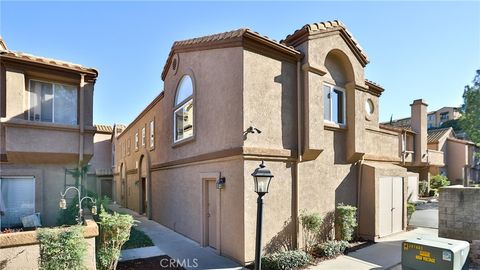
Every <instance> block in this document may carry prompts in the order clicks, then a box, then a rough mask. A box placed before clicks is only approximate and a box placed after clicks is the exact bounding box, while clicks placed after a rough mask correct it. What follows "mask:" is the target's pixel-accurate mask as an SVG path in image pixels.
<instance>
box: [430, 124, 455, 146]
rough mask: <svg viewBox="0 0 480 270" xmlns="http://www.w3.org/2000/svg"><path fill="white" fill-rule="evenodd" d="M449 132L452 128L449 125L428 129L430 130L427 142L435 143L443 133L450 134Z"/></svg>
mask: <svg viewBox="0 0 480 270" xmlns="http://www.w3.org/2000/svg"><path fill="white" fill-rule="evenodd" d="M450 132H451V133H453V129H452V128H451V127H448V128H438V129H430V130H428V138H427V143H437V142H438V141H440V140H441V139H442V138H443V137H444V136H445V135H447V134H450ZM453 135H455V133H453Z"/></svg>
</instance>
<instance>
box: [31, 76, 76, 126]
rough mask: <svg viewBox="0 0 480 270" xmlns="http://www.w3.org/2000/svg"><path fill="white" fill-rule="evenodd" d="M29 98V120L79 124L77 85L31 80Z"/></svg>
mask: <svg viewBox="0 0 480 270" xmlns="http://www.w3.org/2000/svg"><path fill="white" fill-rule="evenodd" d="M29 98H30V104H29V110H28V119H29V120H31V121H42V122H51V123H61V124H69V125H76V124H77V98H78V97H77V87H76V86H73V85H66V84H59V83H50V82H43V81H38V80H30V97H29Z"/></svg>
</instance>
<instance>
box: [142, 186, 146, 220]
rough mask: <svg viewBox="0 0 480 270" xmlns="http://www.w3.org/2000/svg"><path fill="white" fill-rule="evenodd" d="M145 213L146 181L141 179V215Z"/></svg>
mask: <svg viewBox="0 0 480 270" xmlns="http://www.w3.org/2000/svg"><path fill="white" fill-rule="evenodd" d="M146 213H147V179H145V177H142V214H146Z"/></svg>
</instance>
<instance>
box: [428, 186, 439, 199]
mask: <svg viewBox="0 0 480 270" xmlns="http://www.w3.org/2000/svg"><path fill="white" fill-rule="evenodd" d="M437 193H438V190H437V189H434V188H432V189H430V191H429V192H428V196H430V197H434V196H437Z"/></svg>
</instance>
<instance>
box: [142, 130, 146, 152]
mask: <svg viewBox="0 0 480 270" xmlns="http://www.w3.org/2000/svg"><path fill="white" fill-rule="evenodd" d="M142 146H143V147H145V127H143V128H142Z"/></svg>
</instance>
